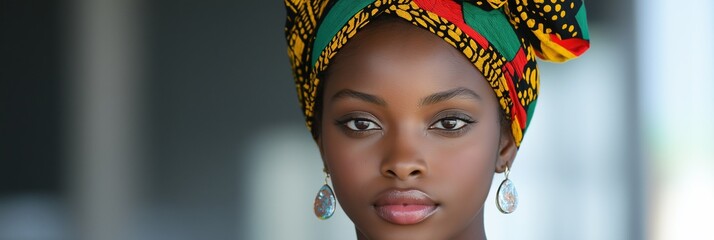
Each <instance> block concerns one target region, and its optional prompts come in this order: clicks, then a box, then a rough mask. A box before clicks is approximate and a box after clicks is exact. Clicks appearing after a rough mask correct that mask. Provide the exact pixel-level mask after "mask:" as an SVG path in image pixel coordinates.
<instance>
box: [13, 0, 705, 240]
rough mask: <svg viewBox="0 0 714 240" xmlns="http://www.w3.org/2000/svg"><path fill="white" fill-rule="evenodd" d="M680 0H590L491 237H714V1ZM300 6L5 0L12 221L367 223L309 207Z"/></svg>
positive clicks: (249, 225)
mask: <svg viewBox="0 0 714 240" xmlns="http://www.w3.org/2000/svg"><path fill="white" fill-rule="evenodd" d="M683 3H684V2H681V1H675V0H634V1H619V0H599V1H587V2H586V5H587V8H588V15H589V21H590V31H591V34H590V36H591V42H592V48H591V50H590V51H589V52H587V53H586V54H585V55H584V56H583V57H582V58H580V59H577V60H574V61H571V62H569V63H567V64H565V65H557V64H551V63H543V64H541V69H542V71H541V78H542V83H541V84H542V87H541V91H542V92H541V96H540V99H539V102H538V105H539V106H538V111H536V114H535V116H534V118H533V120H532V121H533V125H531V126H532V127H531V128H530V129H529V132H528V134H527V135H526V137H525V139H524V144H523V147H522V148H521V150H520V151H519V154H518V156H517V158H516V162H515V165H514V167H513V170H512V171H511V175H510V177H511V179H512V180H513V181H514V183H515V184H516V186H517V187H518V191H519V193H520V195H519V196H520V203H521V204H520V206H519V209H518V211H516V212H515V213H514V214H510V215H502V214H500V213H499V212H498V211H497V210H496V207H495V206H494V205H495V204H493V203H494V200H493V199H492V197H493V196H490V197H491V198H490V199H488V200H487V201H486V205H485V209H486V210H485V211H486V229H487V234H488V236H489V237H490V238H491V239H636V240H637V239H714V237H713V236H714V231H713V230H712V228H711V221H712V217H713V216H714V206H713V205H712V204H714V161H713V159H714V157H712V156H714V148H712V147H711V145H712V144H713V143H714V127H713V126H712V118H714V108H713V107H711V105H712V104H713V103H714V95H713V94H711V91H712V90H714V82H713V81H712V76H713V75H714V74H713V73H714V70H712V69H714V68H712V67H711V66H712V65H713V64H714V61H713V60H712V59H711V56H712V55H714V47H712V45H711V43H712V42H714V3H712V2H711V1H706V0H693V1H687V2H686V3H687V4H683ZM284 14H285V10H284V9H283V5H282V1H243V0H232V1H228V0H203V1H189V0H171V1H168V0H154V1H140V0H121V1H119V0H76V1H59V0H58V1H39V0H3V1H1V2H0V59H1V61H2V62H1V64H0V240H30V239H46V240H69V239H80V240H95V239H96V240H114V239H117V240H119V239H138V240H143V239H173V240H180V239H354V238H355V234H354V228H353V226H352V224H351V222H350V221H349V219H347V217H346V216H345V214H344V213H343V212H342V211H341V210H340V209H338V210H337V213H335V216H334V217H333V218H332V219H330V220H328V221H320V220H318V219H317V218H315V217H314V215H313V213H312V201H313V198H314V196H315V194H316V193H317V190H318V189H319V187H320V186H321V184H322V181H323V177H324V176H323V174H322V167H321V164H320V158H319V154H318V152H317V149H316V147H315V145H314V143H313V142H312V140H311V138H310V136H309V133H308V131H306V129H305V128H304V125H303V122H302V115H301V113H300V110H299V105H298V102H297V101H296V100H297V98H296V95H295V91H294V85H293V79H292V76H291V73H290V66H289V62H288V59H287V56H286V46H285V41H284V37H283V24H284V19H285V17H284ZM502 178H503V176H502V175H497V176H496V177H495V179H494V184H497V183H499V182H500V181H501V180H502ZM492 190H493V191H495V187H494V188H493V189H492ZM491 195H493V194H491Z"/></svg>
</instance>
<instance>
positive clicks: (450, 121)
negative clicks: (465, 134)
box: [429, 117, 471, 130]
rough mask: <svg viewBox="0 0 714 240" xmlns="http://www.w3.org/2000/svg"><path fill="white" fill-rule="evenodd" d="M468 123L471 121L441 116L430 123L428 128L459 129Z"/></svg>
mask: <svg viewBox="0 0 714 240" xmlns="http://www.w3.org/2000/svg"><path fill="white" fill-rule="evenodd" d="M469 123H471V122H467V121H466V120H464V119H460V118H453V117H451V118H442V119H439V121H436V122H435V123H434V124H432V125H431V126H430V127H429V128H430V129H442V130H459V129H461V128H463V127H464V126H466V125H467V124H469Z"/></svg>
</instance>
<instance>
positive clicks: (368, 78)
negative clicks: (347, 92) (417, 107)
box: [325, 17, 495, 100]
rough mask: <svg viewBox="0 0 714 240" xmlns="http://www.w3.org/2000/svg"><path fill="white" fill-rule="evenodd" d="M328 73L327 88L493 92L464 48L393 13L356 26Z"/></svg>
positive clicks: (327, 91)
mask: <svg viewBox="0 0 714 240" xmlns="http://www.w3.org/2000/svg"><path fill="white" fill-rule="evenodd" d="M326 76H327V78H326V79H327V83H326V85H325V87H326V90H325V93H329V92H331V91H332V92H334V91H339V90H340V89H342V88H359V89H362V90H366V91H371V92H376V91H384V90H387V89H397V90H399V91H407V90H409V89H413V88H418V89H431V90H433V91H439V90H446V89H451V88H454V87H466V88H469V89H471V90H473V91H475V92H477V93H479V94H480V95H483V96H489V95H494V94H493V90H492V89H491V88H490V86H489V85H488V83H487V82H486V80H485V79H484V78H483V75H482V74H481V73H480V72H479V71H478V70H477V69H476V67H474V66H473V64H472V63H471V62H470V61H469V60H468V59H466V57H465V56H463V54H461V52H460V51H458V50H457V49H455V48H454V47H452V46H450V45H449V44H448V43H446V42H445V41H444V40H442V39H441V38H439V37H438V36H436V35H434V34H433V33H431V32H429V31H427V30H424V29H421V28H419V27H416V26H414V25H412V24H411V23H408V22H406V21H403V20H401V19H398V18H394V17H390V18H382V19H379V20H377V21H376V22H371V23H369V24H368V26H367V27H365V28H364V29H363V30H362V31H360V32H358V33H357V36H355V37H354V38H353V39H352V40H350V41H349V42H348V43H347V44H346V45H345V46H344V47H343V48H342V49H341V50H340V51H339V52H338V53H337V55H336V56H335V57H334V58H333V60H332V63H331V64H330V66H329V69H328V71H327V75H326ZM419 87H421V88H419ZM493 97H494V98H495V96H493ZM494 100H495V99H494Z"/></svg>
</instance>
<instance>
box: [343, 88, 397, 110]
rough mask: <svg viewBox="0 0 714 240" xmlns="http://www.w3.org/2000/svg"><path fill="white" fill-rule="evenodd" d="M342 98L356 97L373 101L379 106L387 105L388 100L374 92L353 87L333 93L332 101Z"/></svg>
mask: <svg viewBox="0 0 714 240" xmlns="http://www.w3.org/2000/svg"><path fill="white" fill-rule="evenodd" d="M341 98H356V99H359V100H362V101H365V102H369V103H373V104H376V105H379V106H387V102H386V101H384V99H382V98H380V97H377V96H375V95H372V94H368V93H363V92H358V91H355V90H351V89H342V90H340V91H339V92H337V93H335V95H332V101H333V102H334V101H336V100H338V99H341Z"/></svg>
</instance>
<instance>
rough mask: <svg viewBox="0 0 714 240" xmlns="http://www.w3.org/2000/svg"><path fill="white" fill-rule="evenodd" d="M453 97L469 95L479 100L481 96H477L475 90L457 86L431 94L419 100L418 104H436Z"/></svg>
mask: <svg viewBox="0 0 714 240" xmlns="http://www.w3.org/2000/svg"><path fill="white" fill-rule="evenodd" d="M455 97H470V98H473V99H476V100H481V96H479V95H478V94H477V93H476V92H474V91H472V90H471V89H468V88H465V87H458V88H454V89H450V90H446V91H443V92H438V93H434V94H431V95H429V96H427V97H425V98H423V99H422V100H421V103H420V105H421V106H425V105H430V104H436V103H439V102H443V101H446V100H449V99H452V98H455Z"/></svg>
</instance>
